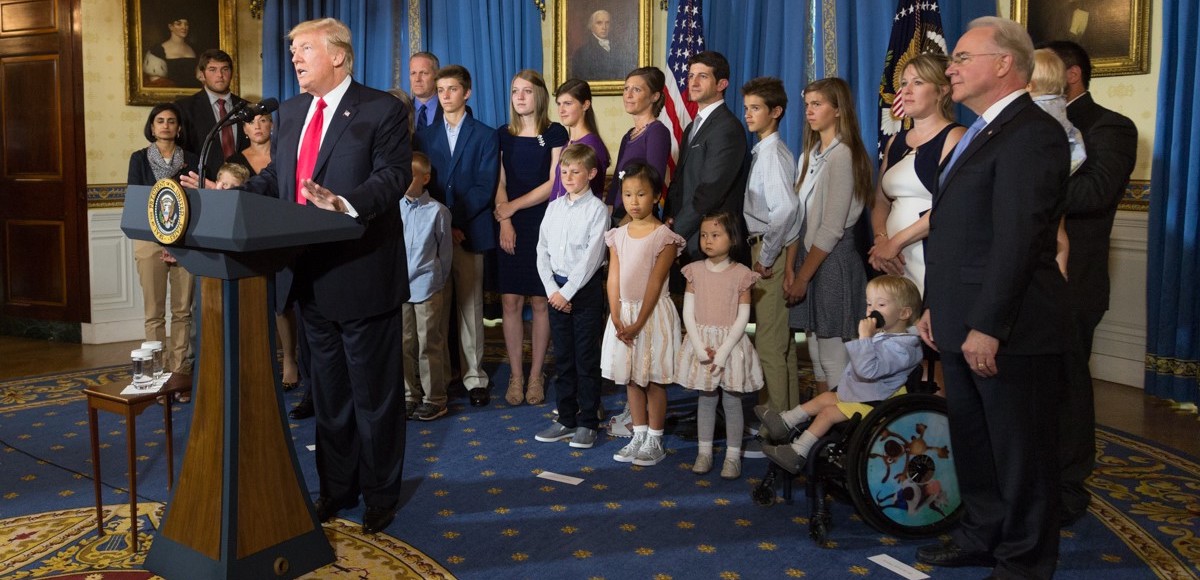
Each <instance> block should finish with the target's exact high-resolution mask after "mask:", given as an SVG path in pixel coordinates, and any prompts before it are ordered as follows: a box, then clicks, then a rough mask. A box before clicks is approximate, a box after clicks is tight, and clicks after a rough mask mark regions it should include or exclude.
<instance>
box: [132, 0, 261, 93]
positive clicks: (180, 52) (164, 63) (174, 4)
mask: <svg viewBox="0 0 1200 580" xmlns="http://www.w3.org/2000/svg"><path fill="white" fill-rule="evenodd" d="M236 15H237V3H236V0H203V1H199V2H182V1H180V0H125V80H126V83H125V87H126V88H125V100H126V102H127V103H128V104H130V105H154V104H157V103H162V102H167V101H174V100H176V99H178V98H180V97H184V96H187V95H191V94H193V93H195V92H196V91H198V90H200V88H201V87H202V85H201V84H200V81H199V78H197V76H196V75H197V70H196V62H197V60H196V59H197V58H198V57H199V56H200V54H201V53H203V52H204V51H205V50H207V49H210V48H220V49H222V50H224V51H225V52H227V53H229V56H230V57H232V58H233V62H234V64H235V65H236V63H237V16H236ZM237 70H238V69H237V66H234V68H233V79H232V80H231V82H230V89H231V90H232V91H233V92H234V93H238V92H240V91H239V90H238V89H239V87H238V74H237Z"/></svg>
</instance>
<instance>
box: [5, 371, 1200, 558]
mask: <svg viewBox="0 0 1200 580" xmlns="http://www.w3.org/2000/svg"><path fill="white" fill-rule="evenodd" d="M493 368H494V365H493ZM127 380H128V376H127V375H126V374H125V369H124V368H123V367H122V368H110V369H98V370H95V371H89V372H81V373H68V374H62V375H54V376H45V377H33V378H27V379H21V380H16V381H9V382H3V383H0V542H2V543H3V544H2V545H0V577H4V578H49V577H67V575H68V574H78V576H77V577H78V578H81V579H82V578H88V577H91V578H108V577H116V576H115V575H112V576H105V575H95V573H101V572H103V573H112V574H116V573H117V572H118V571H122V570H137V569H138V566H139V565H140V563H141V557H142V556H144V546H145V545H146V544H148V543H149V542H151V541H153V536H154V534H153V530H154V529H155V528H156V527H157V525H158V518H159V517H160V515H161V509H159V508H161V504H162V502H165V501H166V500H167V498H168V496H167V492H166V470H167V465H166V451H165V447H164V445H163V437H164V432H163V431H162V417H161V413H158V412H157V411H156V410H155V409H151V410H149V411H147V412H146V413H144V414H143V415H142V416H141V417H139V418H138V449H139V454H138V469H139V473H140V477H139V487H138V491H139V501H140V503H141V507H140V508H139V510H140V515H141V518H140V519H141V521H142V523H141V526H142V530H141V534H142V535H141V536H140V537H141V538H142V540H143V552H142V555H141V556H139V555H134V554H130V553H129V552H128V550H127V548H128V544H127V540H128V531H129V525H128V522H127V520H126V519H125V516H127V514H128V501H129V498H128V495H127V493H128V492H127V491H126V490H125V487H126V485H127V483H126V482H127V476H126V474H125V469H124V466H125V442H124V441H125V440H124V426H123V425H121V424H120V423H119V422H118V420H117V418H116V417H115V416H114V415H111V414H105V413H101V415H100V433H101V447H102V457H101V461H102V466H103V467H104V473H103V483H104V492H103V502H104V504H105V505H106V506H107V507H106V511H105V514H106V520H105V521H106V523H105V527H106V529H107V530H109V532H110V534H109V535H108V536H105V538H104V539H100V538H98V537H96V536H95V523H94V520H93V519H92V518H93V517H94V511H93V506H94V503H93V495H92V481H91V478H90V477H91V465H90V463H89V459H88V458H89V453H90V447H89V443H88V435H87V414H86V404H85V402H84V397H83V394H82V389H83V388H84V387H85V386H86V385H88V384H93V383H98V382H107V381H120V382H126V381H127ZM493 380H494V382H495V383H496V384H498V385H503V384H505V383H506V381H507V369H506V368H504V367H501V368H500V369H499V370H497V372H496V376H494V377H493ZM493 394H494V395H496V396H495V397H494V398H493V404H492V405H491V406H490V407H487V408H483V409H475V408H471V407H467V406H465V400H463V399H462V398H459V399H457V400H454V401H452V403H453V405H452V408H451V412H450V414H449V415H448V416H446V417H443V418H441V419H439V420H437V421H432V422H428V423H418V422H412V423H410V424H409V425H408V445H407V458H406V465H405V471H404V473H405V490H406V497H404V498H403V499H402V502H403V505H402V508H401V510H400V512H399V515H398V517H397V519H396V521H395V523H393V524H392V526H391V527H390V528H389V529H388V530H387V535H380V536H377V537H375V538H362V537H360V536H356V535H355V532H356V530H357V527H358V526H357V525H353V524H352V523H351V522H360V521H361V517H362V508H361V507H360V508H358V509H356V510H350V511H347V512H343V513H342V514H341V516H342V517H343V518H345V520H338V521H337V522H335V523H334V524H333V525H331V526H328V527H327V534H328V535H329V536H330V537H331V538H334V539H335V546H336V549H337V551H338V555H339V566H338V567H336V568H334V567H331V568H330V569H323V570H320V571H317V572H316V573H314V574H313V575H312V576H313V577H317V578H330V577H342V576H345V577H356V578H396V577H451V576H452V577H458V578H487V579H493V578H608V579H617V578H656V579H658V578H663V579H665V578H677V579H679V578H722V579H728V578H789V577H793V578H798V577H804V578H859V577H877V578H893V577H896V576H894V575H893V573H892V572H889V571H887V570H885V569H884V568H882V567H880V566H878V565H876V564H874V563H872V562H870V561H869V560H868V558H869V557H871V556H874V555H877V554H888V555H891V556H893V557H895V558H896V559H898V560H900V561H901V562H904V563H907V564H910V565H912V564H914V563H915V560H914V552H915V549H916V547H917V546H919V545H921V544H923V543H927V542H928V540H901V539H897V538H894V537H890V536H888V535H885V534H881V533H879V532H877V531H875V530H873V529H872V528H870V527H869V526H867V525H866V524H865V523H864V522H862V521H861V520H860V519H859V518H858V517H857V516H855V515H854V514H853V511H854V510H853V507H851V506H849V505H846V504H840V503H838V504H835V506H834V527H833V529H832V531H831V533H830V540H831V541H830V543H829V544H828V545H826V546H825V547H818V546H816V545H815V544H814V543H813V542H812V541H811V540H809V539H808V536H807V524H808V521H807V515H808V514H807V502H806V501H805V500H804V497H803V491H802V489H803V488H802V486H797V501H796V503H795V505H785V504H782V503H778V504H776V505H774V506H771V507H765V508H764V507H760V506H758V505H756V504H755V503H754V502H753V501H752V499H751V497H750V491H751V489H752V488H753V486H754V484H756V483H757V482H758V478H760V477H762V475H763V474H764V473H765V471H766V462H765V460H746V461H745V462H744V471H743V473H744V475H743V478H742V479H740V480H736V481H732V482H730V481H725V480H722V479H720V477H719V476H718V475H717V473H716V471H719V470H714V472H713V473H710V474H709V475H707V476H703V477H697V476H695V475H693V474H692V473H691V471H690V467H691V462H692V460H693V459H694V457H695V445H694V443H688V442H684V441H680V440H678V439H669V441H668V447H669V448H670V455H669V456H668V458H667V460H666V461H664V462H663V463H661V464H659V465H657V466H655V467H647V468H642V467H635V466H630V465H628V464H619V463H616V462H614V461H613V460H612V459H611V455H612V453H613V452H615V451H616V450H617V449H619V448H620V446H621V445H623V444H624V443H623V441H624V440H620V439H608V438H607V437H605V436H603V435H602V436H601V437H600V440H599V441H598V442H597V446H596V447H595V448H593V449H590V450H576V449H572V448H570V447H569V446H568V445H567V443H566V442H561V443H552V444H551V443H538V442H536V441H534V439H533V435H534V434H535V433H536V432H537V431H538V430H540V429H542V428H543V427H545V426H546V425H548V424H549V422H550V420H551V415H550V412H551V410H552V407H551V406H549V405H541V406H528V405H525V406H520V407H515V408H514V407H509V406H508V405H507V404H505V403H504V402H503V400H502V398H501V396H500V395H502V393H500V392H494V393H493ZM670 396H671V405H672V411H673V412H674V411H680V410H684V409H685V408H687V407H689V406H692V405H694V396H689V394H687V393H685V392H683V391H682V390H681V389H678V388H673V389H671V390H670ZM298 397H299V395H298V394H289V395H288V396H287V397H286V399H287V405H288V406H289V407H290V406H291V405H292V404H294V403H295V402H296V401H297V400H298ZM605 401H606V404H607V406H608V407H609V408H610V409H612V408H615V407H616V406H617V405H618V397H617V396H615V395H610V396H608V397H606V399H605ZM176 409H177V411H178V412H177V413H176V415H175V418H176V424H175V445H176V449H177V450H179V449H182V448H183V447H184V446H185V444H186V440H187V439H186V433H187V427H188V421H189V419H190V413H191V406H190V405H180V406H177V407H176ZM292 432H293V437H294V440H295V443H296V445H297V453H298V455H299V457H300V461H301V464H302V466H303V469H304V472H305V475H306V479H307V483H308V486H309V489H310V490H315V488H316V474H315V472H314V469H313V456H314V454H313V452H311V451H309V450H308V449H307V447H306V446H307V445H310V444H312V442H313V423H312V421H311V420H306V421H299V422H294V423H293V425H292ZM1097 457H1098V468H1097V471H1096V474H1095V475H1094V477H1093V478H1092V480H1091V489H1092V492H1093V494H1094V500H1093V503H1092V509H1091V513H1090V514H1089V516H1087V517H1085V518H1084V519H1083V520H1082V521H1081V522H1079V523H1078V524H1076V525H1075V526H1074V527H1072V528H1070V529H1068V530H1064V531H1063V532H1062V549H1061V560H1060V564H1059V576H1058V577H1060V578H1079V579H1088V580H1093V579H1095V578H1150V577H1161V578H1197V577H1198V576H1200V541H1198V540H1197V537H1196V530H1197V528H1198V527H1200V526H1197V520H1198V519H1200V475H1198V474H1200V465H1198V464H1197V462H1196V461H1195V460H1194V459H1191V458H1187V457H1183V456H1181V455H1180V454H1178V453H1176V452H1173V451H1171V450H1168V449H1163V448H1160V447H1157V446H1155V445H1153V444H1149V443H1147V442H1145V441H1142V440H1139V439H1137V438H1134V437H1131V436H1128V435H1125V434H1122V433H1117V432H1113V431H1109V430H1105V429H1102V430H1099V431H1098V445H1097ZM180 461H181V458H180V457H178V456H177V457H176V469H178V465H179V463H180ZM542 471H552V472H556V473H561V474H565V475H571V476H575V477H580V478H583V480H584V481H583V483H581V484H580V485H578V486H571V485H566V484H562V483H556V482H552V481H548V480H545V479H540V478H537V477H536V475H537V474H538V473H540V472H542ZM335 536H344V537H343V538H342V539H341V540H339V539H337V538H336V537H335ZM918 568H919V569H921V570H924V571H925V572H927V573H929V574H931V576H932V577H934V578H947V579H956V578H979V577H982V576H985V575H986V574H987V570H985V569H981V568H974V569H971V568H968V569H959V570H942V569H938V570H930V569H929V568H927V567H923V566H918ZM88 573H93V575H92V576H87V575H86V574H88ZM122 577H138V576H122ZM141 577H145V576H141Z"/></svg>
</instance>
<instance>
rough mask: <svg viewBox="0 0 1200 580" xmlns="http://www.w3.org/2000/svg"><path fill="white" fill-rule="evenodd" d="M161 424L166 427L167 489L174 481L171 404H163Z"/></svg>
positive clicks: (169, 488)
mask: <svg viewBox="0 0 1200 580" xmlns="http://www.w3.org/2000/svg"><path fill="white" fill-rule="evenodd" d="M162 407H163V424H164V426H165V427H166V429H167V491H168V492H170V491H171V486H172V485H174V483H175V442H174V439H175V437H174V435H173V434H172V431H171V404H170V402H169V401H168V403H167V404H166V405H163V406H162Z"/></svg>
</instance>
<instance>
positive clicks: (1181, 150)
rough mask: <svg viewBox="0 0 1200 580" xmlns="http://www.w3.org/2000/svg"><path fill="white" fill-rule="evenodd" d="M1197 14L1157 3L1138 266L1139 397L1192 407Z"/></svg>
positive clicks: (1197, 225)
mask: <svg viewBox="0 0 1200 580" xmlns="http://www.w3.org/2000/svg"><path fill="white" fill-rule="evenodd" d="M1198 31H1200V6H1198V5H1197V4H1196V3H1194V2H1163V44H1162V68H1161V72H1160V73H1159V80H1158V122H1157V123H1156V125H1155V133H1154V164H1153V169H1152V170H1151V183H1150V191H1152V192H1153V193H1152V195H1151V198H1150V222H1149V229H1150V244H1149V248H1148V250H1149V251H1148V252H1147V256H1148V264H1147V266H1146V330H1147V332H1146V375H1145V376H1146V384H1145V389H1146V393H1147V394H1150V395H1154V396H1156V397H1162V398H1165V399H1171V400H1173V401H1177V402H1180V403H1191V404H1193V405H1196V404H1200V382H1198V379H1197V376H1198V373H1197V368H1198V366H1200V340H1198V337H1200V322H1198V321H1200V318H1198V317H1197V315H1198V314H1200V284H1197V280H1200V168H1197V166H1196V159H1198V158H1200V113H1198V111H1200V91H1196V84H1195V79H1196V78H1198V77H1200V42H1198V41H1200V32H1198Z"/></svg>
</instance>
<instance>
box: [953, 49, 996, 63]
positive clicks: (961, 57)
mask: <svg viewBox="0 0 1200 580" xmlns="http://www.w3.org/2000/svg"><path fill="white" fill-rule="evenodd" d="M1007 54H1008V53H1007V52H976V53H970V52H956V53H954V54H952V55H950V62H951V63H952V64H958V65H962V64H967V63H968V62H970V60H971V59H973V58H975V57H977V56H1006V55H1007Z"/></svg>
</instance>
